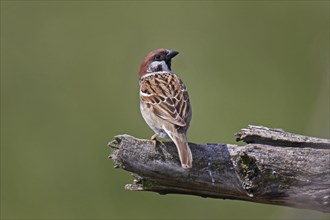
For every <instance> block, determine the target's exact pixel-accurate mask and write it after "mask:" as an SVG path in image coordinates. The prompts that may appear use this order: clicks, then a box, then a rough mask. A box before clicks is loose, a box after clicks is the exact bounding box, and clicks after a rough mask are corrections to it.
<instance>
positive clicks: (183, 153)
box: [172, 133, 193, 168]
mask: <svg viewBox="0 0 330 220" xmlns="http://www.w3.org/2000/svg"><path fill="white" fill-rule="evenodd" d="M172 140H173V142H174V143H175V145H176V148H177V149H178V152H179V158H180V162H181V166H182V167H183V168H192V161H193V158H192V154H191V150H190V148H189V145H188V140H187V137H186V134H184V133H178V134H177V135H173V138H172Z"/></svg>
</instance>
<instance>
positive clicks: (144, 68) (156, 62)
mask: <svg viewBox="0 0 330 220" xmlns="http://www.w3.org/2000/svg"><path fill="white" fill-rule="evenodd" d="M178 54H179V52H177V51H174V50H169V49H164V48H161V49H157V50H154V51H151V52H150V53H148V54H147V55H146V56H145V57H144V58H143V60H142V63H141V66H140V72H139V77H140V78H141V77H142V76H144V75H145V74H148V73H154V72H169V73H170V72H172V70H171V60H172V58H173V57H175V56H176V55H178Z"/></svg>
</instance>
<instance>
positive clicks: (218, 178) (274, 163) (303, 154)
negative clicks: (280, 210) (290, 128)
mask: <svg viewBox="0 0 330 220" xmlns="http://www.w3.org/2000/svg"><path fill="white" fill-rule="evenodd" d="M236 137H237V138H238V139H239V140H244V141H246V142H248V143H249V144H247V145H245V146H237V145H233V144H194V143H189V146H190V148H191V151H192V154H193V158H194V161H193V168H192V169H188V170H187V169H183V168H181V166H180V162H179V158H178V153H177V151H176V147H175V145H174V144H173V143H171V142H166V143H159V144H158V145H157V146H156V147H154V146H153V145H152V142H151V141H150V140H141V139H136V138H134V137H132V136H129V135H118V136H116V137H115V140H114V141H112V142H110V143H109V146H110V147H112V148H113V149H114V150H113V152H112V154H111V155H110V156H109V157H111V158H112V159H113V160H114V162H115V167H119V168H122V169H124V170H127V171H130V172H132V173H134V175H135V179H134V181H133V183H132V184H128V185H126V186H125V188H126V189H127V190H140V191H153V192H158V193H160V194H168V193H178V194H190V195H197V196H202V197H212V198H222V199H238V200H245V201H251V202H258V203H267V204H276V205H283V206H290V207H296V208H304V209H312V210H318V211H322V212H330V207H329V205H330V140H328V139H319V138H311V137H306V136H301V135H295V134H291V133H288V132H285V131H283V130H281V129H270V128H266V127H262V126H249V127H248V128H247V129H242V130H241V132H239V133H238V134H237V135H236ZM292 143H293V144H292ZM292 146H294V147H292Z"/></svg>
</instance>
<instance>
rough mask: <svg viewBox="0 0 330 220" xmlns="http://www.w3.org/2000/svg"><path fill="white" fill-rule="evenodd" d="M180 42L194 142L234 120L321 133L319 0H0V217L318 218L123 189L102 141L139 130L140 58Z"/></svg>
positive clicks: (213, 138)
mask: <svg viewBox="0 0 330 220" xmlns="http://www.w3.org/2000/svg"><path fill="white" fill-rule="evenodd" d="M160 47H165V48H170V49H175V50H178V51H180V55H179V56H177V57H176V58H175V59H174V60H173V64H172V67H173V70H174V71H175V72H177V73H178V74H179V75H180V77H181V78H182V79H183V80H184V82H185V84H186V85H187V87H188V89H189V93H190V97H191V101H192V107H193V120H192V123H191V127H190V130H189V132H188V138H189V140H190V141H191V142H197V143H205V142H211V143H217V142H218V143H235V140H234V137H233V134H234V133H235V132H237V131H239V130H240V129H241V128H243V127H246V126H247V125H248V124H255V125H265V126H270V127H280V128H283V129H285V130H287V131H291V132H295V133H301V134H305V135H311V136H318V137H323V138H329V2H328V1H290V2H285V1H265V2H263V1H255V2H254V1H234V2H230V1H219V2H217V1H207V2H199V1H180V2H175V1H160V2H152V1H141V2H131V1H122V2H120V1H1V218H2V219H128V218H131V219H132V218H134V219H135V218H139V219H212V218H214V219H243V218H248V219H328V218H329V214H322V213H319V212H314V211H307V210H299V209H292V208H285V207H279V206H271V205H262V204H254V203H248V202H240V201H231V200H216V199H204V198H199V197H194V196H182V195H181V196H179V195H166V196H161V195H158V194H155V193H141V192H128V191H125V190H124V189H123V186H124V184H126V183H130V182H131V181H132V177H131V176H130V175H129V173H127V172H124V171H122V170H115V169H113V162H112V161H111V160H109V159H108V158H107V156H108V154H109V153H110V151H111V150H110V149H109V148H108V147H107V142H108V141H110V140H112V139H113V136H115V135H117V134H124V133H127V134H130V135H134V136H136V137H139V138H149V137H150V136H151V135H152V132H151V130H150V129H149V128H148V126H147V125H146V124H145V122H144V121H143V119H142V117H141V115H140V111H139V88H138V69H139V64H140V62H141V60H142V58H143V56H144V55H145V54H146V53H148V52H149V51H151V50H154V49H157V48H160Z"/></svg>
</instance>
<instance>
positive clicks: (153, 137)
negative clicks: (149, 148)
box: [150, 134, 161, 147]
mask: <svg viewBox="0 0 330 220" xmlns="http://www.w3.org/2000/svg"><path fill="white" fill-rule="evenodd" d="M150 139H151V142H152V145H154V147H157V143H161V142H160V141H159V140H157V135H156V134H154V135H152V136H151V138H150Z"/></svg>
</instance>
